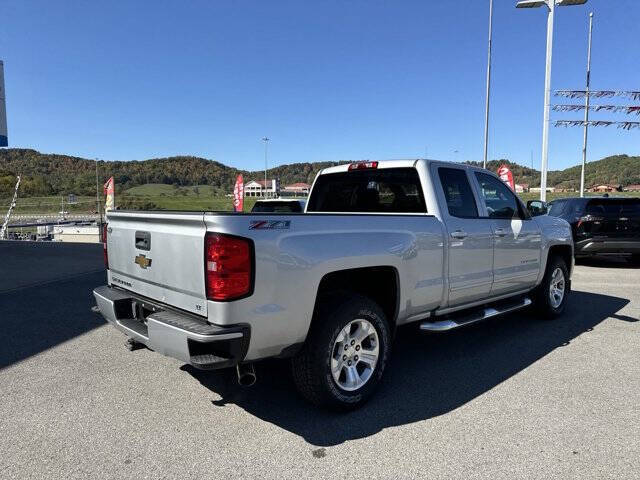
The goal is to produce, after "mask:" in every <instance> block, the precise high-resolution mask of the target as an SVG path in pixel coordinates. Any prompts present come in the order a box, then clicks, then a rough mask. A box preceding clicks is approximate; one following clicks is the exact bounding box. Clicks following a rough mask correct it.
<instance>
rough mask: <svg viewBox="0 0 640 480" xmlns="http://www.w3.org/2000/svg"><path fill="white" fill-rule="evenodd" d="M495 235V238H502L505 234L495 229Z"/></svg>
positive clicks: (500, 229) (501, 230)
mask: <svg viewBox="0 0 640 480" xmlns="http://www.w3.org/2000/svg"><path fill="white" fill-rule="evenodd" d="M495 234H496V237H504V236H505V235H506V234H507V232H505V231H504V230H503V229H502V228H496V231H495Z"/></svg>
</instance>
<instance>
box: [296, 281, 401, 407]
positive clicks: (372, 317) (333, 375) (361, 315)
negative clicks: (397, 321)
mask: <svg viewBox="0 0 640 480" xmlns="http://www.w3.org/2000/svg"><path fill="white" fill-rule="evenodd" d="M389 354H390V332H389V326H388V324H387V321H386V318H385V315H384V313H383V312H382V310H381V309H380V307H379V306H378V305H377V304H376V303H375V302H373V301H372V300H370V299H369V298H367V297H364V296H361V295H355V294H354V295H352V296H349V297H348V298H347V297H342V298H340V299H338V301H336V299H335V297H334V298H332V299H325V300H324V301H323V306H322V307H321V308H320V309H319V311H318V312H317V314H316V318H314V322H313V325H312V328H311V330H310V332H309V336H308V338H307V342H306V344H305V346H304V348H303V350H302V351H301V352H300V353H299V354H298V355H297V356H296V357H294V358H293V359H292V370H293V378H294V382H295V384H296V387H297V388H298V391H299V392H300V393H301V394H302V396H303V397H305V398H306V399H307V400H309V401H310V402H311V403H313V404H315V405H318V406H322V407H328V408H331V409H336V410H352V409H355V408H358V407H359V406H360V405H362V404H363V403H364V402H366V401H367V400H368V399H369V397H370V396H371V395H372V394H373V392H374V391H375V389H376V387H377V386H378V384H379V382H380V379H381V378H382V374H383V372H384V369H385V366H386V363H387V360H388V358H389Z"/></svg>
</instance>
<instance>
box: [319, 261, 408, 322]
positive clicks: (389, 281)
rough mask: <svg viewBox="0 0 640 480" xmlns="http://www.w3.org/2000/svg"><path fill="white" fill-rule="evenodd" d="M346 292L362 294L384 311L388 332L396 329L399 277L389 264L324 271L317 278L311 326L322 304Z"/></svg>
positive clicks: (346, 294)
mask: <svg viewBox="0 0 640 480" xmlns="http://www.w3.org/2000/svg"><path fill="white" fill-rule="evenodd" d="M349 293H355V294H358V295H363V296H365V297H367V298H369V299H371V300H372V301H374V302H376V303H377V304H378V305H379V306H380V308H381V309H382V311H383V312H384V314H385V316H386V318H387V322H388V323H389V327H390V331H391V332H392V333H393V332H394V331H395V327H396V322H397V318H398V311H399V309H400V276H399V274H398V270H397V269H396V268H395V267H392V266H376V267H363V268H350V269H345V270H336V271H333V272H330V273H327V274H326V275H325V276H324V277H322V279H321V280H320V284H319V286H318V291H317V294H316V301H315V304H314V308H313V318H312V320H311V325H310V326H309V328H310V329H311V327H312V326H313V323H314V322H315V321H316V320H317V317H318V315H317V313H318V311H319V309H320V307H321V306H322V303H323V302H324V301H326V300H327V299H329V298H331V297H335V296H342V297H344V296H348V295H349Z"/></svg>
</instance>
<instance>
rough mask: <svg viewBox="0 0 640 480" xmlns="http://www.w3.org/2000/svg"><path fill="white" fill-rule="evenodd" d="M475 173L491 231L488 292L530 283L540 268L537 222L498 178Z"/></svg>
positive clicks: (504, 290) (498, 293) (499, 293)
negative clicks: (490, 277)
mask: <svg viewBox="0 0 640 480" xmlns="http://www.w3.org/2000/svg"><path fill="white" fill-rule="evenodd" d="M474 176H475V179H476V181H477V183H476V187H477V189H478V196H479V197H480V199H481V202H482V203H483V205H481V209H482V208H484V209H486V212H485V214H486V216H487V217H488V218H489V219H490V220H491V228H492V230H493V235H494V253H493V287H492V288H491V296H494V295H501V294H505V293H509V292H515V291H518V290H525V289H527V288H530V287H533V286H534V285H535V283H536V280H537V278H538V273H539V271H540V247H541V234H540V229H539V227H538V225H537V224H536V222H534V221H533V220H532V219H531V217H530V216H529V215H528V214H527V213H526V210H525V209H524V208H523V206H522V204H521V203H520V202H519V201H518V199H517V198H516V196H515V194H514V193H513V192H512V191H511V189H510V188H509V187H508V186H507V185H505V184H504V183H503V182H502V181H501V180H500V179H498V178H497V177H494V176H493V175H489V174H487V173H484V172H474Z"/></svg>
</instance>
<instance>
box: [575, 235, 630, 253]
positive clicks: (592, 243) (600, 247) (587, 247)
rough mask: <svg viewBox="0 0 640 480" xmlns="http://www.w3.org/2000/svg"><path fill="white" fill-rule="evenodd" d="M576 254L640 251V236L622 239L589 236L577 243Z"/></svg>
mask: <svg viewBox="0 0 640 480" xmlns="http://www.w3.org/2000/svg"><path fill="white" fill-rule="evenodd" d="M575 251H576V255H578V256H579V255H594V254H622V253H636V254H637V253H640V238H639V239H637V240H635V239H621V240H616V239H614V238H602V239H599V238H589V239H587V240H580V241H579V242H576V245H575Z"/></svg>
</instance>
